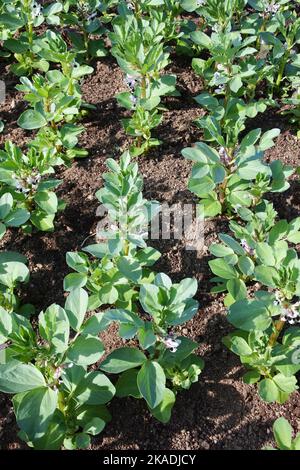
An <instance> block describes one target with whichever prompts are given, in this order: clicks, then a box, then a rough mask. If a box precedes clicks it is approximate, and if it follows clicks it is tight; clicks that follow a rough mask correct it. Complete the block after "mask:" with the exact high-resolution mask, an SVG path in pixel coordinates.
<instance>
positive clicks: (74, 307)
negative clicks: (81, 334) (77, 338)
mask: <svg viewBox="0 0 300 470" xmlns="http://www.w3.org/2000/svg"><path fill="white" fill-rule="evenodd" d="M88 301H89V296H88V294H87V292H86V291H85V290H84V289H74V290H72V291H71V292H70V294H69V295H68V297H67V300H66V303H65V310H66V314H67V315H68V318H69V321H70V325H71V327H72V328H73V330H75V331H79V330H80V327H81V325H82V323H83V320H84V317H85V314H86V312H87V308H88Z"/></svg>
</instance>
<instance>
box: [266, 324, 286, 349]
mask: <svg viewBox="0 0 300 470" xmlns="http://www.w3.org/2000/svg"><path fill="white" fill-rule="evenodd" d="M284 325H285V321H283V320H277V321H276V322H275V325H274V327H275V331H273V333H272V334H271V336H270V339H269V343H268V345H269V346H271V347H273V346H274V345H275V343H276V341H277V338H278V336H279V335H280V333H281V331H282V329H283V327H284Z"/></svg>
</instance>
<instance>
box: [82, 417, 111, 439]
mask: <svg viewBox="0 0 300 470" xmlns="http://www.w3.org/2000/svg"><path fill="white" fill-rule="evenodd" d="M105 426H106V422H105V421H104V420H103V419H101V418H97V417H95V418H93V419H91V421H89V422H88V424H86V425H85V426H84V428H83V432H84V433H87V434H91V435H92V436H96V435H97V434H100V432H102V431H103V429H104V428H105Z"/></svg>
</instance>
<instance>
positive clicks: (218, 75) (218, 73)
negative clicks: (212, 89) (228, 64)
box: [214, 72, 221, 81]
mask: <svg viewBox="0 0 300 470" xmlns="http://www.w3.org/2000/svg"><path fill="white" fill-rule="evenodd" d="M220 78H221V74H220V72H215V73H214V80H215V81H217V80H219V79H220Z"/></svg>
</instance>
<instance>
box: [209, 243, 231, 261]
mask: <svg viewBox="0 0 300 470" xmlns="http://www.w3.org/2000/svg"><path fill="white" fill-rule="evenodd" d="M209 251H210V253H211V254H212V255H214V256H216V257H217V258H223V257H224V256H227V255H232V254H233V250H232V249H231V248H229V247H228V246H225V245H223V244H222V243H212V244H211V245H210V247H209Z"/></svg>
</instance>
